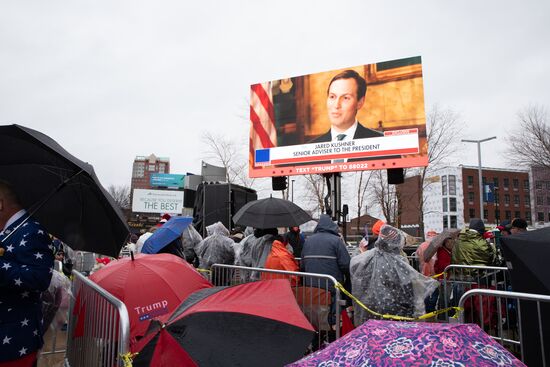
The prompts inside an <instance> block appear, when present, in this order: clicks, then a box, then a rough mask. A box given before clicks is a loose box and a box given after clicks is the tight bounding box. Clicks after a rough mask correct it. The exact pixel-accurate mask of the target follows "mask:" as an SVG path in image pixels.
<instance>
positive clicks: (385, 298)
mask: <svg viewBox="0 0 550 367" xmlns="http://www.w3.org/2000/svg"><path fill="white" fill-rule="evenodd" d="M404 244H405V235H404V233H403V232H402V231H400V230H399V229H397V228H394V227H392V226H389V225H384V226H382V228H381V229H380V235H379V237H378V240H377V241H376V242H375V244H374V246H375V247H374V248H373V249H372V250H368V251H366V252H364V253H362V254H360V255H357V256H355V257H353V258H352V259H351V263H350V273H351V286H352V293H353V295H354V296H355V297H356V298H358V299H359V300H360V301H361V302H362V303H363V304H365V305H366V306H367V307H368V308H370V309H371V310H373V311H376V312H378V313H381V314H390V315H398V316H407V317H416V316H420V315H422V314H424V313H425V308H424V299H425V298H426V297H427V296H429V295H431V294H432V293H433V291H434V290H435V289H436V288H437V287H438V284H439V283H438V282H437V281H436V280H435V279H432V278H429V277H426V276H424V275H422V274H420V273H419V272H418V271H416V270H415V269H414V268H413V267H411V266H410V265H409V264H408V262H407V260H406V259H405V258H404V257H403V256H401V255H400V253H401V250H402V249H403V246H404ZM353 308H354V314H355V325H356V326H359V325H360V324H362V323H363V322H365V321H366V320H368V319H371V318H376V316H374V315H372V314H371V313H369V312H368V311H366V310H365V309H363V308H362V307H361V306H359V305H357V304H354V307H353Z"/></svg>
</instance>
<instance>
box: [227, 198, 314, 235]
mask: <svg viewBox="0 0 550 367" xmlns="http://www.w3.org/2000/svg"><path fill="white" fill-rule="evenodd" d="M309 220H311V216H310V215H309V214H308V213H306V212H305V211H304V210H303V209H302V208H300V207H299V206H298V205H296V204H294V203H293V202H292V201H288V200H283V199H277V198H273V197H269V198H267V199H260V200H254V201H250V202H248V203H246V205H244V206H243V207H242V208H241V209H240V210H239V211H238V212H237V213H236V214H235V215H234V216H233V222H234V223H235V224H240V225H242V226H250V227H254V228H276V227H293V226H299V225H300V224H302V223H305V222H307V221H309Z"/></svg>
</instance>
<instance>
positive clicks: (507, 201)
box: [504, 194, 510, 205]
mask: <svg viewBox="0 0 550 367" xmlns="http://www.w3.org/2000/svg"><path fill="white" fill-rule="evenodd" d="M504 205H510V195H508V194H504Z"/></svg>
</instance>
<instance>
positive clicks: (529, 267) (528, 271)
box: [500, 228, 550, 366]
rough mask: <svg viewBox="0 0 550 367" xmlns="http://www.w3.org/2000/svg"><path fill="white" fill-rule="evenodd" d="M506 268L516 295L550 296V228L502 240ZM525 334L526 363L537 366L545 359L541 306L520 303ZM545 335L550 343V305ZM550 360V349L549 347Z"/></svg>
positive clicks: (544, 321) (544, 323)
mask: <svg viewBox="0 0 550 367" xmlns="http://www.w3.org/2000/svg"><path fill="white" fill-rule="evenodd" d="M500 241H501V244H502V252H503V255H504V258H505V259H506V265H507V266H508V269H509V270H510V278H511V281H512V290H513V291H515V292H524V293H535V294H546V295H550V266H548V259H550V228H543V229H538V230H536V231H529V232H523V233H519V234H515V235H512V236H504V237H501V239H500ZM520 307H521V331H522V339H523V355H524V357H525V364H527V365H528V366H536V365H539V364H540V361H541V360H542V355H541V352H540V351H541V346H540V338H539V336H540V332H541V330H539V327H538V325H539V312H538V311H539V310H538V309H537V304H536V303H534V302H530V301H520ZM540 311H541V313H542V315H540V317H541V322H542V334H543V335H544V341H545V344H546V343H547V341H548V340H550V320H549V319H548V317H547V315H549V314H550V305H549V304H547V303H541V304H540ZM545 354H546V360H547V361H548V360H550V348H545Z"/></svg>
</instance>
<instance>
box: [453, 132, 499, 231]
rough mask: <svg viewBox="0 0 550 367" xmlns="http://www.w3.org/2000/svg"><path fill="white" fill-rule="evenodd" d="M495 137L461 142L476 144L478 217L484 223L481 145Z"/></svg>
mask: <svg viewBox="0 0 550 367" xmlns="http://www.w3.org/2000/svg"><path fill="white" fill-rule="evenodd" d="M496 138H497V137H496V136H491V137H490V138H485V139H481V140H467V139H462V140H461V142H463V143H476V144H477V162H478V169H479V172H478V173H479V217H480V218H481V220H483V221H484V222H485V218H484V215H483V192H484V190H483V178H482V177H483V173H482V171H481V143H484V142H486V141H489V140H493V139H496Z"/></svg>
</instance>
